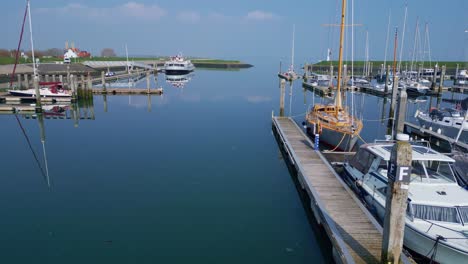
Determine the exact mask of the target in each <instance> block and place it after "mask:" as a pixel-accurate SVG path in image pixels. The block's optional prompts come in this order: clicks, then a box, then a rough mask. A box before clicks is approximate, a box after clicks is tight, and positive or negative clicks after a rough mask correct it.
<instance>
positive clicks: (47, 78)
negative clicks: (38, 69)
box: [45, 74, 49, 82]
mask: <svg viewBox="0 0 468 264" xmlns="http://www.w3.org/2000/svg"><path fill="white" fill-rule="evenodd" d="M45 81H46V82H49V74H46V75H45Z"/></svg>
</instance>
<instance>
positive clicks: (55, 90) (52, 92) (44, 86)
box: [8, 0, 72, 97]
mask: <svg viewBox="0 0 468 264" xmlns="http://www.w3.org/2000/svg"><path fill="white" fill-rule="evenodd" d="M26 8H27V9H26V11H27V13H28V16H29V33H30V37H31V53H32V60H33V62H32V63H33V71H34V76H35V77H36V76H38V74H37V66H36V60H35V57H34V42H33V35H32V21H31V5H30V2H29V0H28V1H27V7H26ZM25 18H26V16H25ZM24 21H26V20H24ZM24 21H23V22H24ZM21 34H22V32H21ZM16 64H17V62H15V69H16ZM14 73H15V72H14V70H13V74H12V76H13V75H14ZM39 86H40V89H39V95H40V96H41V97H71V96H72V95H71V92H70V91H67V90H64V89H63V85H62V83H61V82H39ZM8 93H9V94H10V95H13V96H23V97H36V96H38V95H37V93H36V89H34V88H30V89H26V90H8Z"/></svg>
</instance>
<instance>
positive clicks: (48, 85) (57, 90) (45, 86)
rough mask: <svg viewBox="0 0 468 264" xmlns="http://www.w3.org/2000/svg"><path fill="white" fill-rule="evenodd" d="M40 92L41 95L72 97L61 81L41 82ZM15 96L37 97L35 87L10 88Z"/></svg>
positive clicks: (10, 92) (10, 91)
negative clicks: (23, 88)
mask: <svg viewBox="0 0 468 264" xmlns="http://www.w3.org/2000/svg"><path fill="white" fill-rule="evenodd" d="M39 85H40V88H39V94H40V96H41V97H71V96H72V95H71V92H70V91H69V90H65V89H63V86H62V83H61V82H41V83H39ZM8 93H9V94H11V95H13V96H23V97H36V90H35V89H26V90H8Z"/></svg>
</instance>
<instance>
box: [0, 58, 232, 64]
mask: <svg viewBox="0 0 468 264" xmlns="http://www.w3.org/2000/svg"><path fill="white" fill-rule="evenodd" d="M128 59H129V60H130V61H154V60H164V59H167V57H152V58H150V57H146V58H145V57H132V58H128ZM125 60H127V58H126V57H92V58H76V59H72V63H75V62H77V63H80V62H85V61H125ZM39 61H40V62H42V63H47V62H57V61H63V59H61V58H39ZM192 62H194V63H213V64H218V63H223V64H238V63H240V61H238V60H218V59H192ZM14 63H15V59H14V58H11V57H0V65H5V64H14ZM19 63H20V64H23V63H32V59H28V60H24V59H22V58H21V59H20V61H19Z"/></svg>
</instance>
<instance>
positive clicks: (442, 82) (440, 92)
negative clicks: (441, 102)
mask: <svg viewBox="0 0 468 264" xmlns="http://www.w3.org/2000/svg"><path fill="white" fill-rule="evenodd" d="M445 69H446V68H445V65H443V66H442V72H441V74H440V82H439V91H438V92H437V93H438V94H439V95H442V88H443V86H444V79H445Z"/></svg>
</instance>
